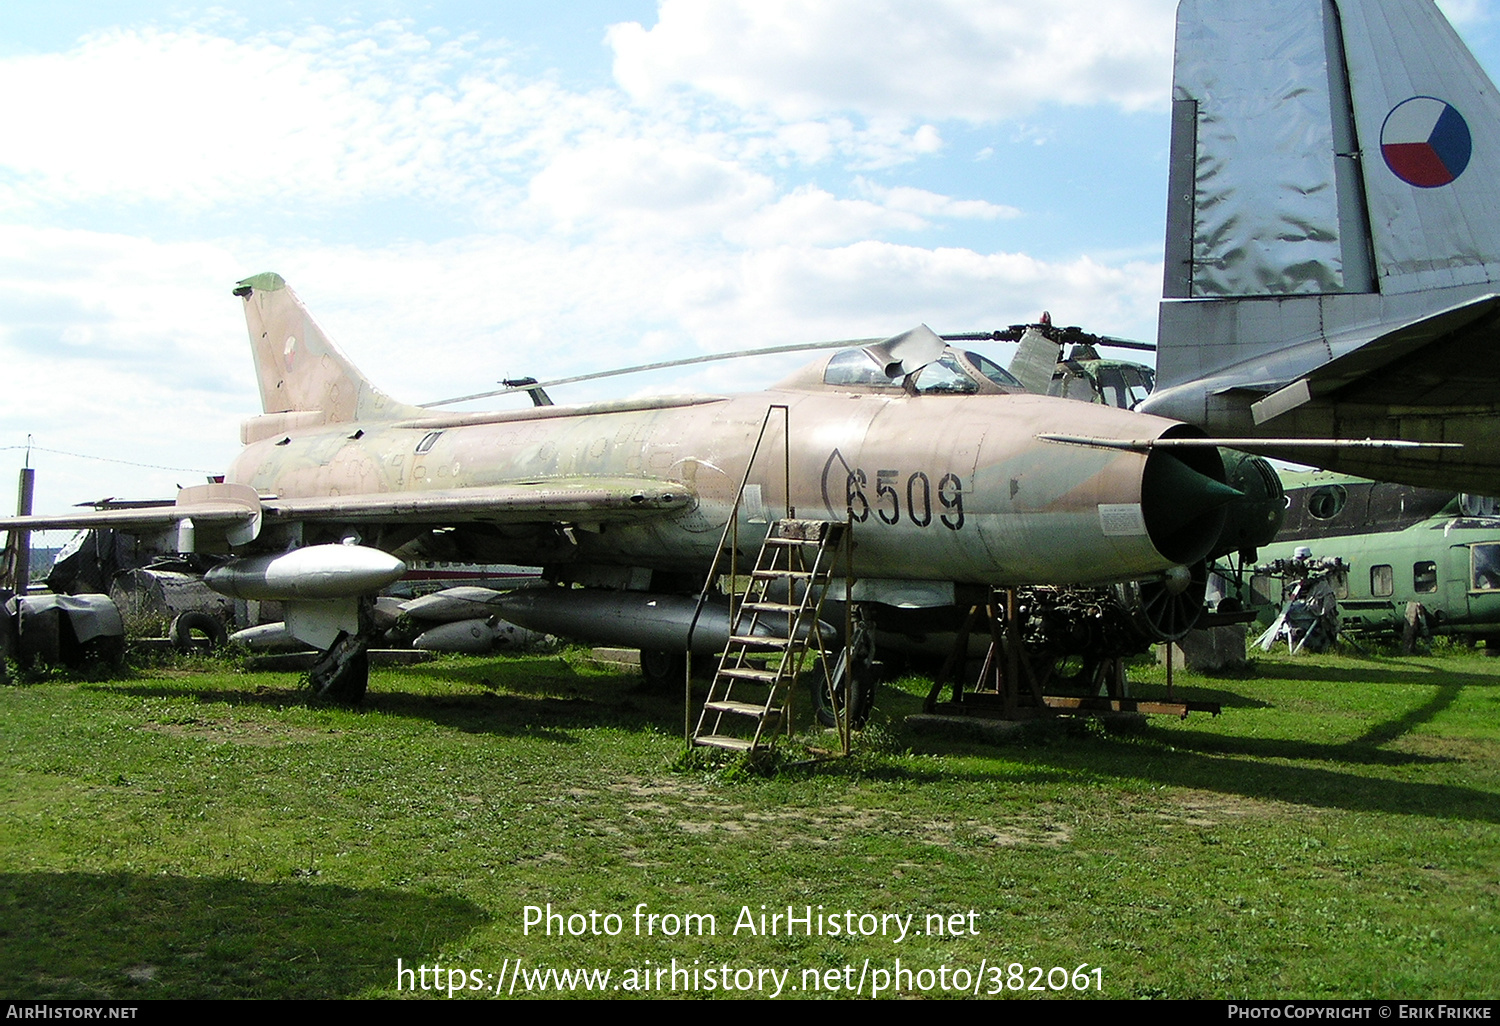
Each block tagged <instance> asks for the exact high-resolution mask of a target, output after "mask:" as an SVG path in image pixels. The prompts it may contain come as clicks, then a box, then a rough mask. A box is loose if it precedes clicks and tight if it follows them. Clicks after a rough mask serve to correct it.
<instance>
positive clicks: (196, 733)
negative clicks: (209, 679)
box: [136, 720, 341, 748]
mask: <svg viewBox="0 0 1500 1026" xmlns="http://www.w3.org/2000/svg"><path fill="white" fill-rule="evenodd" d="M136 729H137V730H144V731H146V732H147V733H151V734H165V735H167V736H168V737H190V738H196V739H197V740H199V741H208V742H209V743H211V744H220V745H223V744H232V745H250V746H251V747H253V748H279V747H281V746H282V745H289V744H293V743H295V742H298V741H312V740H315V739H318V738H327V737H332V736H334V735H336V734H338V733H341V731H330V730H318V729H315V728H313V727H294V726H291V725H289V724H285V723H257V722H253V721H250V720H225V721H214V720H183V721H180V722H177V723H143V724H141V725H140V726H139V727H137V728H136Z"/></svg>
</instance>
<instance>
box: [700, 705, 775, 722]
mask: <svg viewBox="0 0 1500 1026" xmlns="http://www.w3.org/2000/svg"><path fill="white" fill-rule="evenodd" d="M703 708H705V709H707V710H708V711H709V712H723V713H735V714H736V715H739V716H755V717H757V718H758V717H762V716H763V717H765V718H766V719H770V718H772V717H774V716H780V715H781V707H780V706H772V707H771V708H769V709H767V708H766V707H765V706H764V705H756V704H755V703H754V702H731V701H723V702H704V703H703Z"/></svg>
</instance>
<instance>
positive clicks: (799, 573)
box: [750, 570, 812, 580]
mask: <svg viewBox="0 0 1500 1026" xmlns="http://www.w3.org/2000/svg"><path fill="white" fill-rule="evenodd" d="M750 576H751V577H759V578H761V579H762V580H803V579H806V578H809V577H811V576H812V571H811V570H751V571H750Z"/></svg>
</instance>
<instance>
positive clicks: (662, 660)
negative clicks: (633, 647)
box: [641, 648, 687, 691]
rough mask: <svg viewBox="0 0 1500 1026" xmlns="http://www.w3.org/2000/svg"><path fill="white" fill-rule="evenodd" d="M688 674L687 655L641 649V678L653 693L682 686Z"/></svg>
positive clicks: (684, 653)
mask: <svg viewBox="0 0 1500 1026" xmlns="http://www.w3.org/2000/svg"><path fill="white" fill-rule="evenodd" d="M685 673H687V653H686V652H667V651H664V650H661V649H649V648H643V649H641V676H642V677H643V678H645V681H646V687H647V688H649V689H650V690H652V691H669V690H672V689H674V688H680V687H681V686H682V677H683V674H685Z"/></svg>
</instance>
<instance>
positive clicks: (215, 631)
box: [168, 612, 229, 653]
mask: <svg viewBox="0 0 1500 1026" xmlns="http://www.w3.org/2000/svg"><path fill="white" fill-rule="evenodd" d="M194 631H197V632H198V633H199V634H202V635H203V636H204V637H206V638H207V639H208V649H209V651H210V652H212V651H215V650H217V649H221V648H223V647H224V644H225V642H227V641H228V640H229V631H228V630H226V629H225V627H224V624H223V623H222V622H221V621H220V620H219V619H218V618H217V617H214V616H210V615H209V614H207V613H200V612H189V613H178V614H177V616H176V617H175V618H174V619H173V620H172V627H171V630H170V631H169V632H168V636H169V637H170V638H171V639H172V647H173V648H175V649H176V650H177V651H179V652H184V653H185V652H192V651H193V650H194V649H196V648H197V647H198V643H197V642H198V639H197V638H195V637H193V632H194Z"/></svg>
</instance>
